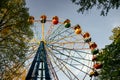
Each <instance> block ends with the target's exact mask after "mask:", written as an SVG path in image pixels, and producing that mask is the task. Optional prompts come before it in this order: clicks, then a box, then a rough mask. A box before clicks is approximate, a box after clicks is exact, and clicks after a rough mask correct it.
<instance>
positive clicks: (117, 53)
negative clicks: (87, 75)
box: [99, 26, 120, 80]
mask: <svg viewBox="0 0 120 80" xmlns="http://www.w3.org/2000/svg"><path fill="white" fill-rule="evenodd" d="M112 32H113V35H112V36H111V37H110V39H111V40H113V42H112V43H111V44H110V45H107V46H106V47H105V48H104V49H103V52H101V54H100V55H99V60H100V61H101V62H103V68H102V69H101V76H100V79H101V80H119V79H120V64H119V63H120V26H118V27H115V28H114V29H113V31H112Z"/></svg>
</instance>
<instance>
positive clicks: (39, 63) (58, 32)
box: [25, 15, 102, 80]
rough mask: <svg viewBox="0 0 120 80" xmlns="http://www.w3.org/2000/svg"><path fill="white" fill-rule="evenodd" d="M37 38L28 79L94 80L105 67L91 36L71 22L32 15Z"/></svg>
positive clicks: (33, 47)
mask: <svg viewBox="0 0 120 80" xmlns="http://www.w3.org/2000/svg"><path fill="white" fill-rule="evenodd" d="M29 23H31V24H32V30H33V32H34V38H33V39H32V40H31V42H29V45H30V46H31V47H30V51H29V53H28V55H26V56H27V57H28V58H27V59H26V61H25V64H26V66H28V68H27V69H25V70H26V72H27V75H26V80H93V79H95V78H97V76H98V75H99V73H98V71H97V70H98V69H100V68H101V67H102V64H101V63H99V62H97V61H96V60H97V54H98V52H99V50H98V49H97V44H96V43H95V42H93V41H92V39H91V36H90V33H89V32H85V31H83V30H82V27H81V26H80V25H79V24H76V25H72V23H71V21H70V20H69V19H65V20H63V19H61V18H59V17H58V16H54V17H47V16H46V15H42V16H41V17H40V19H38V20H36V19H35V18H34V17H33V16H30V18H29Z"/></svg>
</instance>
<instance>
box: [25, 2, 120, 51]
mask: <svg viewBox="0 0 120 80" xmlns="http://www.w3.org/2000/svg"><path fill="white" fill-rule="evenodd" d="M26 4H27V5H26V6H27V7H28V8H29V13H30V15H32V16H34V17H35V19H39V18H40V16H41V15H43V14H45V15H47V16H50V17H51V16H58V17H60V18H62V19H70V20H71V23H72V24H79V25H80V26H81V28H82V30H83V31H85V32H89V33H90V34H91V38H92V41H94V42H95V43H96V44H97V45H98V48H100V49H101V48H104V47H105V45H109V44H110V43H111V40H109V37H110V36H111V35H112V29H113V28H114V27H115V26H118V25H120V8H119V9H118V10H110V12H109V13H108V15H107V16H100V10H97V9H96V8H94V9H92V10H89V11H87V12H85V13H84V14H81V13H78V12H77V9H78V8H79V7H78V6H77V5H75V4H73V3H72V2H71V1H70V0H26Z"/></svg>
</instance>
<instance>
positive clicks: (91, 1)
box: [71, 0, 120, 16]
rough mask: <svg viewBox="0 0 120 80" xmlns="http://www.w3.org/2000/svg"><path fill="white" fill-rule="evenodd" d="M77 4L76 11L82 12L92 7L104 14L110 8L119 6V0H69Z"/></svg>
mask: <svg viewBox="0 0 120 80" xmlns="http://www.w3.org/2000/svg"><path fill="white" fill-rule="evenodd" d="M71 1H72V2H73V3H75V5H78V6H79V9H78V10H77V11H78V12H81V13H84V12H85V11H88V10H90V9H92V8H94V7H96V8H97V9H99V10H101V15H102V16H106V15H107V14H108V12H109V11H110V10H111V9H118V8H119V7H120V0H71Z"/></svg>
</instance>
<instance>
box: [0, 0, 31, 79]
mask: <svg viewBox="0 0 120 80" xmlns="http://www.w3.org/2000/svg"><path fill="white" fill-rule="evenodd" d="M28 17H29V13H28V8H26V7H25V0H1V2H0V79H5V80H12V79H13V77H14V76H17V75H20V73H19V72H17V70H18V69H19V68H20V66H24V65H23V63H24V60H25V53H26V52H27V50H28V48H29V47H28V46H27V44H26V40H29V39H30V38H32V36H33V32H32V30H31V29H30V27H29V23H28V22H27V20H28Z"/></svg>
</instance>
